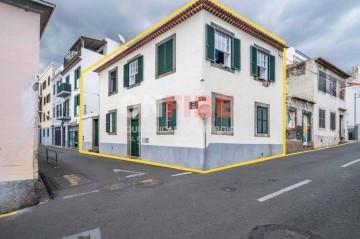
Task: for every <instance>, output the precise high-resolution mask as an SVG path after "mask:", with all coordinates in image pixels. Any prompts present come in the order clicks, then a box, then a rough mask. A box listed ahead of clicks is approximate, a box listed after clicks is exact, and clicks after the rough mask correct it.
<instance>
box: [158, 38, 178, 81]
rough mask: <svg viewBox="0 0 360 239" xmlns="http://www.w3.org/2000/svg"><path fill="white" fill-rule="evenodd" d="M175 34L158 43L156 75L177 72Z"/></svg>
mask: <svg viewBox="0 0 360 239" xmlns="http://www.w3.org/2000/svg"><path fill="white" fill-rule="evenodd" d="M175 49H176V47H175V35H173V36H170V37H169V38H167V39H165V40H163V41H162V42H160V43H158V44H156V76H157V77H160V76H164V75H166V74H170V73H173V72H175V65H176V64H175Z"/></svg>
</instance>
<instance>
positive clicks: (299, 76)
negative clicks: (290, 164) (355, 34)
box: [287, 58, 350, 151]
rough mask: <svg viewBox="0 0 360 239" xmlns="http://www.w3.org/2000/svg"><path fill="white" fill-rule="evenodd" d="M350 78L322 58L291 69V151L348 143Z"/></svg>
mask: <svg viewBox="0 0 360 239" xmlns="http://www.w3.org/2000/svg"><path fill="white" fill-rule="evenodd" d="M349 77H350V75H348V74H347V73H346V72H344V71H342V70H341V69H339V68H338V67H336V66H335V65H333V64H331V63H330V62H328V61H326V60H324V59H323V58H316V59H310V60H307V61H305V62H302V63H298V64H295V65H292V66H289V67H288V70H287V109H288V110H287V115H288V121H287V123H288V126H287V137H288V138H287V139H288V140H287V144H288V151H289V149H290V148H291V151H298V150H301V149H302V148H303V147H314V148H320V147H325V146H330V145H335V144H339V143H340V142H341V141H344V140H346V119H345V118H346V111H347V108H346V103H345V86H346V80H347V78H349ZM294 144H295V145H294Z"/></svg>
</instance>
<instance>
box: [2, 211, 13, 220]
mask: <svg viewBox="0 0 360 239" xmlns="http://www.w3.org/2000/svg"><path fill="white" fill-rule="evenodd" d="M16 214H17V212H16V211H15V212H9V213H4V214H0V219H1V218H5V217H11V216H14V215H16Z"/></svg>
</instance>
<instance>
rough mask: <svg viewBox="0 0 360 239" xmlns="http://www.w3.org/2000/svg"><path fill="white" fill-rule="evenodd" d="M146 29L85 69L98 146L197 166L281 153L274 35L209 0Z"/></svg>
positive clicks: (278, 43) (279, 51) (279, 45)
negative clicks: (96, 89)
mask: <svg viewBox="0 0 360 239" xmlns="http://www.w3.org/2000/svg"><path fill="white" fill-rule="evenodd" d="M152 29H153V30H152V31H151V32H149V33H148V34H146V35H145V36H143V37H141V38H139V39H138V40H137V41H136V42H133V43H132V44H131V45H129V46H128V47H126V48H124V50H123V51H121V52H119V53H118V54H117V55H116V56H114V57H113V58H112V59H111V60H108V61H107V62H105V63H104V64H102V65H101V66H99V67H98V68H97V69H96V70H95V71H96V72H98V73H99V76H100V115H99V131H100V132H99V138H100V143H99V151H100V153H103V154H108V155H117V156H128V157H135V158H140V159H144V160H149V161H153V162H160V163H165V164H170V165H178V166H185V167H190V168H195V169H202V170H203V169H210V168H216V167H220V166H224V165H230V164H234V163H237V162H243V161H247V160H251V159H259V158H262V157H266V156H271V155H278V154H281V153H283V133H282V132H283V100H284V99H283V90H284V89H283V63H284V62H283V60H284V59H283V51H284V48H285V41H284V40H282V39H280V38H278V37H276V36H275V35H273V34H272V33H270V32H268V31H266V30H263V29H262V28H261V27H258V26H255V24H254V23H252V22H250V21H249V20H245V19H244V18H243V17H241V16H239V15H237V14H235V15H234V14H231V13H230V11H228V10H227V9H225V8H223V7H222V5H220V4H219V3H218V2H217V1H195V2H192V3H191V5H187V7H186V8H184V9H183V10H182V11H181V12H180V13H178V14H176V16H174V17H173V18H171V19H170V20H169V21H167V22H165V23H164V24H162V25H159V26H157V27H155V28H152ZM203 105H207V106H209V107H210V108H209V110H210V111H209V116H210V117H209V118H207V119H206V121H205V126H206V128H204V120H203V119H202V118H200V117H199V116H198V108H199V107H201V108H203V107H205V108H204V109H205V111H206V107H207V106H203ZM88 133H89V132H86V130H85V131H84V134H85V135H86V134H88ZM88 138H89V137H88ZM88 144H89V142H88V141H85V142H84V145H88ZM85 149H86V147H85Z"/></svg>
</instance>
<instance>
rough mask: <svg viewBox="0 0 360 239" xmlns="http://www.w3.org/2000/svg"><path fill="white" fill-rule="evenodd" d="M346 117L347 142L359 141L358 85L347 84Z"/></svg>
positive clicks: (359, 107) (359, 95)
mask: <svg viewBox="0 0 360 239" xmlns="http://www.w3.org/2000/svg"><path fill="white" fill-rule="evenodd" d="M346 109H347V112H346V115H347V118H346V120H347V130H348V139H349V140H359V139H360V84H359V83H349V85H348V86H347V87H346Z"/></svg>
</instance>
